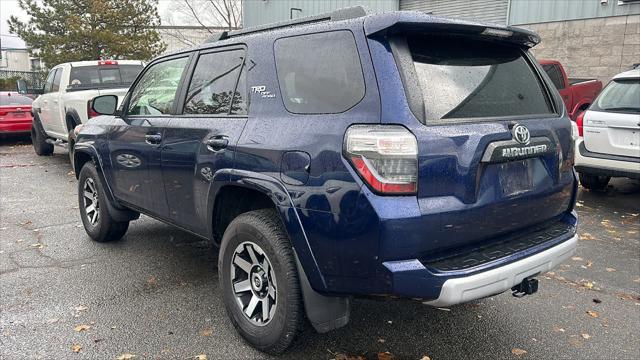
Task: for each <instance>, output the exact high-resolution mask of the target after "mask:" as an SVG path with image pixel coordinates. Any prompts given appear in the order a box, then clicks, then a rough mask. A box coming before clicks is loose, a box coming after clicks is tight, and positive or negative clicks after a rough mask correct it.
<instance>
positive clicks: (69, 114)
mask: <svg viewBox="0 0 640 360" xmlns="http://www.w3.org/2000/svg"><path fill="white" fill-rule="evenodd" d="M69 119H73V122H74V123H75V125H80V124H82V120H80V115H79V114H78V111H77V110H76V109H67V111H66V113H65V115H64V123H65V125H66V126H67V130H69V131H72V130H73V128H74V127H75V126H72V125H71V123H70V121H69Z"/></svg>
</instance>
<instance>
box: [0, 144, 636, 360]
mask: <svg viewBox="0 0 640 360" xmlns="http://www.w3.org/2000/svg"><path fill="white" fill-rule="evenodd" d="M68 161H69V160H68V157H67V153H66V151H65V150H63V149H60V148H56V151H55V154H54V155H53V156H50V157H38V156H36V155H35V154H34V152H33V148H32V147H31V145H30V143H29V140H28V138H27V139H15V138H14V139H8V140H7V139H4V140H2V139H0V358H1V359H116V358H118V357H120V358H127V354H129V355H135V358H134V359H136V360H137V359H195V358H197V356H198V355H206V358H207V359H261V358H268V357H267V356H266V355H264V354H262V353H260V352H257V351H255V350H253V349H252V348H251V347H250V346H249V345H247V344H246V343H245V342H244V341H243V340H242V339H241V338H240V337H239V336H238V335H237V334H236V332H235V330H234V329H233V327H232V325H231V323H230V321H229V320H228V319H227V315H226V313H225V310H224V308H223V306H222V303H221V300H220V298H219V296H218V295H219V289H218V272H217V269H216V262H217V261H216V256H217V255H216V248H215V247H214V246H213V244H212V243H210V242H208V241H203V240H202V239H200V238H197V237H194V236H193V235H190V234H188V233H186V232H183V231H181V230H178V229H175V228H172V227H170V226H168V225H165V224H163V223H161V222H158V221H155V220H153V219H150V218H148V217H144V216H143V217H142V218H141V219H140V220H138V221H135V222H132V223H131V226H130V227H129V231H128V233H127V235H126V236H125V238H124V239H123V240H122V241H119V242H115V243H107V244H100V243H95V242H93V241H91V240H89V238H88V237H87V235H86V234H85V231H84V229H83V228H82V224H81V222H80V218H79V213H78V205H77V195H76V180H75V177H74V175H73V173H72V172H71V167H70V165H69V162H68ZM577 210H578V212H579V214H580V227H579V233H580V235H581V236H580V238H581V240H580V243H579V247H578V251H577V253H576V255H575V256H574V257H573V258H572V259H571V260H569V261H567V262H566V263H565V264H563V265H562V266H561V267H559V268H558V269H555V271H553V272H551V273H547V274H544V275H542V276H540V278H539V279H540V290H539V291H538V293H537V294H534V295H532V296H526V297H524V298H521V299H517V298H514V297H512V296H511V295H510V294H509V293H504V294H501V295H498V296H494V297H491V298H487V299H483V300H479V301H475V302H472V303H470V304H465V305H461V306H455V307H451V308H443V309H438V308H432V307H428V306H425V305H423V304H421V303H420V302H415V301H411V300H384V301H381V300H367V299H356V300H354V301H353V303H352V313H351V322H350V323H349V325H347V326H346V327H344V328H342V329H339V330H336V331H333V332H330V333H328V334H317V333H315V331H313V329H311V328H310V327H307V329H306V330H305V331H304V332H303V333H302V335H301V336H300V337H299V338H298V339H297V341H296V342H295V343H294V345H293V347H292V348H291V349H290V351H289V352H287V353H286V354H284V355H283V356H281V358H283V359H333V358H336V359H347V358H353V359H357V358H358V356H361V357H362V358H366V359H378V358H396V359H421V358H423V357H424V356H427V357H429V358H430V359H436V360H437V359H638V358H640V341H639V337H640V336H639V334H640V234H639V231H640V184H639V183H638V182H633V181H631V180H627V179H615V180H614V181H612V182H611V186H610V187H609V189H608V190H607V192H606V193H592V192H589V191H585V190H582V189H581V190H580V194H579V202H578V207H577Z"/></svg>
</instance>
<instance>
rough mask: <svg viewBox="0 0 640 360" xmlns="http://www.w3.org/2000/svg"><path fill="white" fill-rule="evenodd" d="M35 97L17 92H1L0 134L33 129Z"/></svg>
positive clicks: (24, 131) (27, 131) (25, 131)
mask: <svg viewBox="0 0 640 360" xmlns="http://www.w3.org/2000/svg"><path fill="white" fill-rule="evenodd" d="M32 102H33V99H31V98H28V97H26V96H24V95H20V94H18V93H17V92H0V135H2V134H21V133H25V134H26V133H29V132H30V131H31V121H32V116H31V103H32Z"/></svg>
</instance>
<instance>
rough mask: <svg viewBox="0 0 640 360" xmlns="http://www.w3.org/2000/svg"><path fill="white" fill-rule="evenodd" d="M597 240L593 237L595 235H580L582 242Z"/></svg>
mask: <svg viewBox="0 0 640 360" xmlns="http://www.w3.org/2000/svg"><path fill="white" fill-rule="evenodd" d="M595 239H596V238H595V237H593V235H591V234H589V233H582V234H580V240H595Z"/></svg>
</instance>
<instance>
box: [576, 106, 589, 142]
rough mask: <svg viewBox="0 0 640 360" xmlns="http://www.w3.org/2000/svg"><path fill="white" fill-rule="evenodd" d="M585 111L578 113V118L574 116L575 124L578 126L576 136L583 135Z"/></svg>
mask: <svg viewBox="0 0 640 360" xmlns="http://www.w3.org/2000/svg"><path fill="white" fill-rule="evenodd" d="M586 112H587V111H586V110H585V111H583V112H581V113H580V115H578V118H576V125H577V126H578V136H580V137H582V136H583V135H582V134H583V125H584V114H585V113H586Z"/></svg>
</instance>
